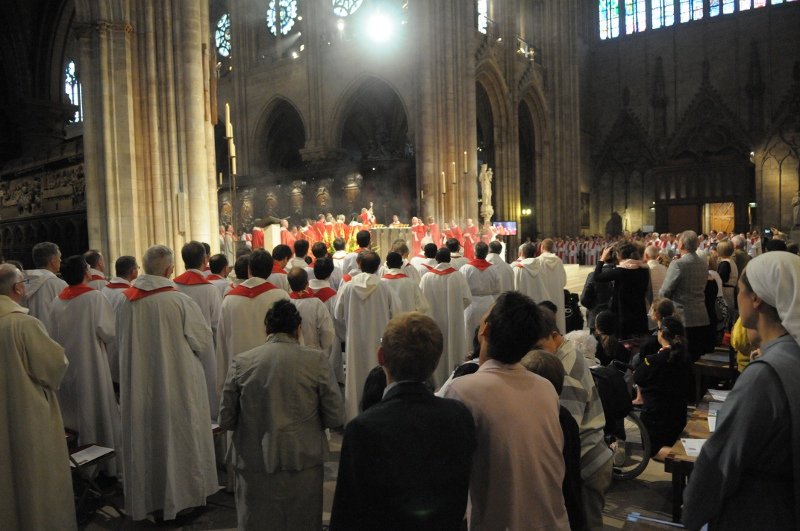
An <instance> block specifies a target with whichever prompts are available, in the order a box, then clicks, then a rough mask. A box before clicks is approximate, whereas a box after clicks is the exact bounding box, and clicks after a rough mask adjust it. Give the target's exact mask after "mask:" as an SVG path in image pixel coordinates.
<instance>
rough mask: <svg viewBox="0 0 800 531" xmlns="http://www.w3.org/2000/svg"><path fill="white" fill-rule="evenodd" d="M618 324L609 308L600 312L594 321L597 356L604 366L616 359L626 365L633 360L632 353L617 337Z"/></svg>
mask: <svg viewBox="0 0 800 531" xmlns="http://www.w3.org/2000/svg"><path fill="white" fill-rule="evenodd" d="M616 325H617V319H616V316H615V315H614V313H613V312H611V311H609V310H604V311H602V312H600V313H598V314H597V317H596V318H595V321H594V335H595V337H596V338H597V350H596V351H595V357H596V358H597V359H598V360H600V363H601V364H602V365H603V366H606V365H608V364H609V363H611V362H612V361H614V360H618V361H621V362H622V363H624V364H626V365H627V364H628V363H630V361H631V353H630V352H629V351H628V349H626V348H625V345H623V344H622V343H620V342H619V340H618V339H617V327H616Z"/></svg>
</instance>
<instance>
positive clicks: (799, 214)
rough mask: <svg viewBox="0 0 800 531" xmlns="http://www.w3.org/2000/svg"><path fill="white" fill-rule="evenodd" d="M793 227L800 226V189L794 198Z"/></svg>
mask: <svg viewBox="0 0 800 531" xmlns="http://www.w3.org/2000/svg"><path fill="white" fill-rule="evenodd" d="M792 227H800V190H798V191H797V192H795V194H794V197H793V198H792Z"/></svg>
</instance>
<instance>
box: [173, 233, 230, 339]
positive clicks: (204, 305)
mask: <svg viewBox="0 0 800 531" xmlns="http://www.w3.org/2000/svg"><path fill="white" fill-rule="evenodd" d="M181 258H183V265H184V267H185V268H186V272H185V273H183V274H181V275H178V276H177V277H175V279H174V282H175V284H176V285H177V288H178V291H180V292H181V293H185V294H186V295H188V296H189V297H191V298H192V300H194V302H196V303H197V306H198V307H199V308H200V311H201V312H202V314H203V317H204V318H205V320H206V324H208V326H209V327H210V328H211V332H212V333H213V334H214V336H215V337H216V334H217V323H218V322H219V311H220V308H221V306H222V295H221V294H220V290H219V288H218V287H217V286H215V285H214V284H212V283H211V282H209V280H208V279H207V278H206V276H205V275H204V274H203V268H204V267H205V266H206V261H207V260H208V255H206V250H205V248H204V247H203V244H202V243H200V242H197V241H190V242H189V243H187V244H185V245H184V246H183V248H182V249H181Z"/></svg>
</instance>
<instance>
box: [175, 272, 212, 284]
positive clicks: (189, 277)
mask: <svg viewBox="0 0 800 531" xmlns="http://www.w3.org/2000/svg"><path fill="white" fill-rule="evenodd" d="M175 283H176V284H183V285H184V286H196V285H197V284H211V282H209V281H208V279H207V278H206V277H204V276H203V275H201V274H200V273H198V272H196V271H187V272H186V273H184V274H182V275H178V276H177V277H175Z"/></svg>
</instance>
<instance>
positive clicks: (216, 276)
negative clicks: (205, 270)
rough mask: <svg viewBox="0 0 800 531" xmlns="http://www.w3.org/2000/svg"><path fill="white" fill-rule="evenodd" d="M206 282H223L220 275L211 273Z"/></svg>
mask: <svg viewBox="0 0 800 531" xmlns="http://www.w3.org/2000/svg"><path fill="white" fill-rule="evenodd" d="M206 280H208V281H209V282H210V281H212V280H222V277H221V276H219V275H215V274H214V273H211V274H210V275H208V276H207V277H206Z"/></svg>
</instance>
